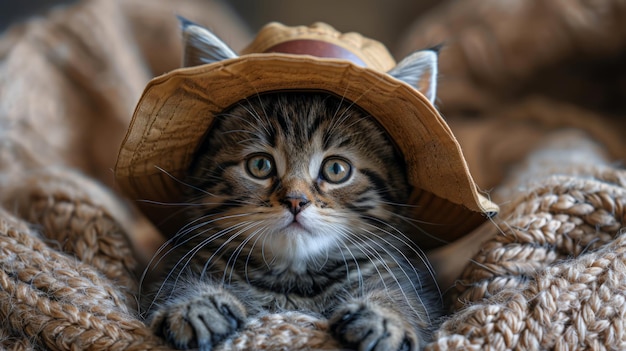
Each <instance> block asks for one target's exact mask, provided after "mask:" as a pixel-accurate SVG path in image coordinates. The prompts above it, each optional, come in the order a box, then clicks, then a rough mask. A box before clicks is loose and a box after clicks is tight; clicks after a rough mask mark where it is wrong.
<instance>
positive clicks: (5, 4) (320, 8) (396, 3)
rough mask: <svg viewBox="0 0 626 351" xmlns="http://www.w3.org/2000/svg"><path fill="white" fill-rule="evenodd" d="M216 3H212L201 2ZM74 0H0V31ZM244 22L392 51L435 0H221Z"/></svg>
mask: <svg viewBox="0 0 626 351" xmlns="http://www.w3.org/2000/svg"><path fill="white" fill-rule="evenodd" d="M204 1H215V0H204ZM72 2H76V0H29V1H7V0H2V1H0V30H4V29H6V28H7V27H8V26H9V25H10V24H11V23H12V22H15V21H19V20H22V19H25V18H28V17H30V16H37V15H42V14H45V12H46V11H47V10H49V9H50V8H52V7H54V6H57V5H59V4H61V5H62V4H67V3H72ZM221 2H222V3H224V4H226V5H227V6H230V7H231V8H232V9H233V10H234V12H235V13H237V14H238V15H239V16H241V18H242V19H243V20H244V23H246V24H247V25H248V26H249V28H247V29H249V30H250V31H252V32H256V30H257V29H258V28H260V27H261V26H262V25H264V24H265V23H267V22H270V21H279V22H282V23H284V24H287V25H308V24H311V23H313V22H316V21H323V22H327V23H329V24H331V25H332V26H334V27H335V28H337V29H338V30H340V31H342V32H346V31H356V32H359V33H361V34H363V35H365V36H368V37H370V38H374V39H377V40H379V41H381V42H383V43H384V44H385V45H387V46H388V47H390V49H393V47H394V45H397V41H398V37H399V36H400V35H401V33H403V31H405V30H406V28H407V27H408V26H409V25H410V23H411V22H412V21H413V20H415V19H416V18H417V17H418V15H419V14H420V13H423V12H425V11H426V10H428V9H430V8H431V7H433V6H434V5H436V4H437V3H438V1H436V0H418V1H406V0H341V1H337V0H317V1H309V0H290V1H284V0H263V1H250V0H223V1H221Z"/></svg>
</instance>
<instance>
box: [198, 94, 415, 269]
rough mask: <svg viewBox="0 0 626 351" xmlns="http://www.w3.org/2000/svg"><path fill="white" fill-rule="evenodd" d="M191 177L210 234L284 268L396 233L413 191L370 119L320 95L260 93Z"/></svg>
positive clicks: (224, 127)
mask: <svg viewBox="0 0 626 351" xmlns="http://www.w3.org/2000/svg"><path fill="white" fill-rule="evenodd" d="M188 181H189V183H190V184H191V185H192V186H193V187H190V188H189V194H188V195H189V196H190V197H191V198H192V201H193V202H194V203H196V204H198V205H194V206H192V216H193V217H194V218H192V220H194V219H195V220H196V222H194V223H195V224H201V226H202V228H201V230H206V236H211V235H213V236H216V237H218V236H219V237H221V238H223V239H224V238H230V239H231V240H232V242H233V243H239V244H241V245H247V246H248V247H252V248H253V249H252V250H257V251H259V252H262V254H263V255H264V257H266V258H267V260H268V262H269V261H271V260H273V261H274V262H278V263H280V262H281V261H280V260H282V261H283V262H289V263H286V264H292V263H294V262H298V261H306V260H308V259H316V258H319V257H328V256H329V255H333V252H342V251H344V250H343V249H344V248H346V247H347V246H354V245H357V246H358V245H359V243H361V244H362V243H363V242H365V241H367V240H364V237H365V236H370V238H373V237H375V236H376V235H378V236H380V235H381V233H382V234H383V235H384V232H390V233H392V235H395V234H397V233H395V230H398V229H399V228H398V226H399V225H400V223H402V220H401V219H400V216H401V215H402V213H401V212H402V210H401V208H402V207H403V206H401V204H404V203H405V202H406V198H407V196H408V192H409V189H408V186H407V184H406V179H405V174H404V169H403V166H402V161H401V160H400V159H399V157H398V156H397V155H396V153H395V152H394V149H393V147H392V145H391V143H390V142H389V141H388V140H387V138H386V136H385V134H384V133H383V131H382V130H381V128H380V127H379V126H378V125H377V124H376V123H375V122H374V121H373V118H372V117H370V116H368V115H366V114H365V113H364V112H362V111H361V110H359V109H357V108H355V107H353V106H352V104H351V103H350V102H348V101H341V99H339V98H336V97H334V96H330V95H326V94H317V93H274V94H267V95H262V96H259V97H255V98H251V99H249V100H245V101H242V102H241V103H239V104H238V105H236V106H234V107H233V108H232V109H230V110H229V111H226V112H225V113H223V114H222V115H221V116H219V117H218V119H217V120H216V122H215V124H214V126H213V128H212V130H211V132H210V134H209V135H208V136H207V139H206V141H205V143H204V145H203V147H202V149H201V150H200V151H199V153H198V158H197V160H196V162H195V164H194V166H192V169H191V170H190V178H189V179H188ZM194 188H195V189H194ZM381 230H382V231H381ZM219 241H220V242H223V240H219ZM337 249H338V250H337ZM344 254H345V253H344ZM277 260H278V261H277Z"/></svg>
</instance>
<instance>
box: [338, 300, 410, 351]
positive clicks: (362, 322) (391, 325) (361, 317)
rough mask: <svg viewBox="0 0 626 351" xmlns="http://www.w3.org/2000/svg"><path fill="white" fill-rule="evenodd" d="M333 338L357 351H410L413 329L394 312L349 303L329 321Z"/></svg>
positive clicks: (372, 306) (373, 306)
mask: <svg viewBox="0 0 626 351" xmlns="http://www.w3.org/2000/svg"><path fill="white" fill-rule="evenodd" d="M330 329H331V332H332V333H333V336H334V337H335V338H337V340H339V342H341V343H342V344H344V345H345V346H347V347H351V348H354V349H356V350H359V351H414V350H417V349H418V344H419V342H418V337H417V334H416V333H415V330H414V329H413V328H412V327H411V326H410V325H409V323H407V322H406V321H404V320H403V318H402V316H400V315H398V314H397V313H395V312H393V311H391V310H389V309H386V308H383V307H378V306H375V305H368V304H365V303H351V304H348V305H347V306H345V307H344V308H342V309H339V310H338V311H337V312H335V314H334V315H333V317H332V318H331V320H330Z"/></svg>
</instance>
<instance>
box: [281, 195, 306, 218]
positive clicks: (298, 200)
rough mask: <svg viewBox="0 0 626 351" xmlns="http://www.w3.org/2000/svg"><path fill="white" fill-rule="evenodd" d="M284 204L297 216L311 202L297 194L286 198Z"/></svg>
mask: <svg viewBox="0 0 626 351" xmlns="http://www.w3.org/2000/svg"><path fill="white" fill-rule="evenodd" d="M282 203H283V204H284V205H286V206H287V208H288V209H289V210H290V211H291V213H293V214H294V215H297V214H298V213H300V211H302V210H303V209H304V208H305V207H306V206H307V205H308V204H309V203H310V201H309V199H307V197H306V196H305V195H303V194H297V195H287V196H285V198H284V199H283V200H282Z"/></svg>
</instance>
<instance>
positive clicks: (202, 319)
mask: <svg viewBox="0 0 626 351" xmlns="http://www.w3.org/2000/svg"><path fill="white" fill-rule="evenodd" d="M245 319H246V309H245V307H244V306H243V304H242V303H241V302H239V300H238V299H237V298H236V297H235V296H233V295H232V294H231V293H229V292H228V291H226V290H224V289H222V288H220V287H217V286H214V285H211V284H210V283H198V284H194V285H193V286H188V287H186V288H185V289H184V290H183V292H182V293H177V296H176V297H174V298H172V299H170V300H168V301H166V302H165V303H163V304H162V305H161V306H160V308H158V309H157V310H156V311H155V312H154V313H152V314H151V317H150V327H151V328H152V330H153V331H154V332H155V333H156V334H157V335H160V336H162V337H163V338H165V339H166V340H167V342H169V343H170V344H171V345H172V346H174V347H176V348H178V349H183V350H186V349H191V348H198V349H199V350H202V351H210V350H211V349H213V346H215V345H217V344H219V343H220V342H222V341H223V340H224V339H226V338H228V337H229V336H231V335H232V334H233V333H234V332H235V331H237V330H238V329H239V328H241V327H242V326H243V324H244V322H245Z"/></svg>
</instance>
